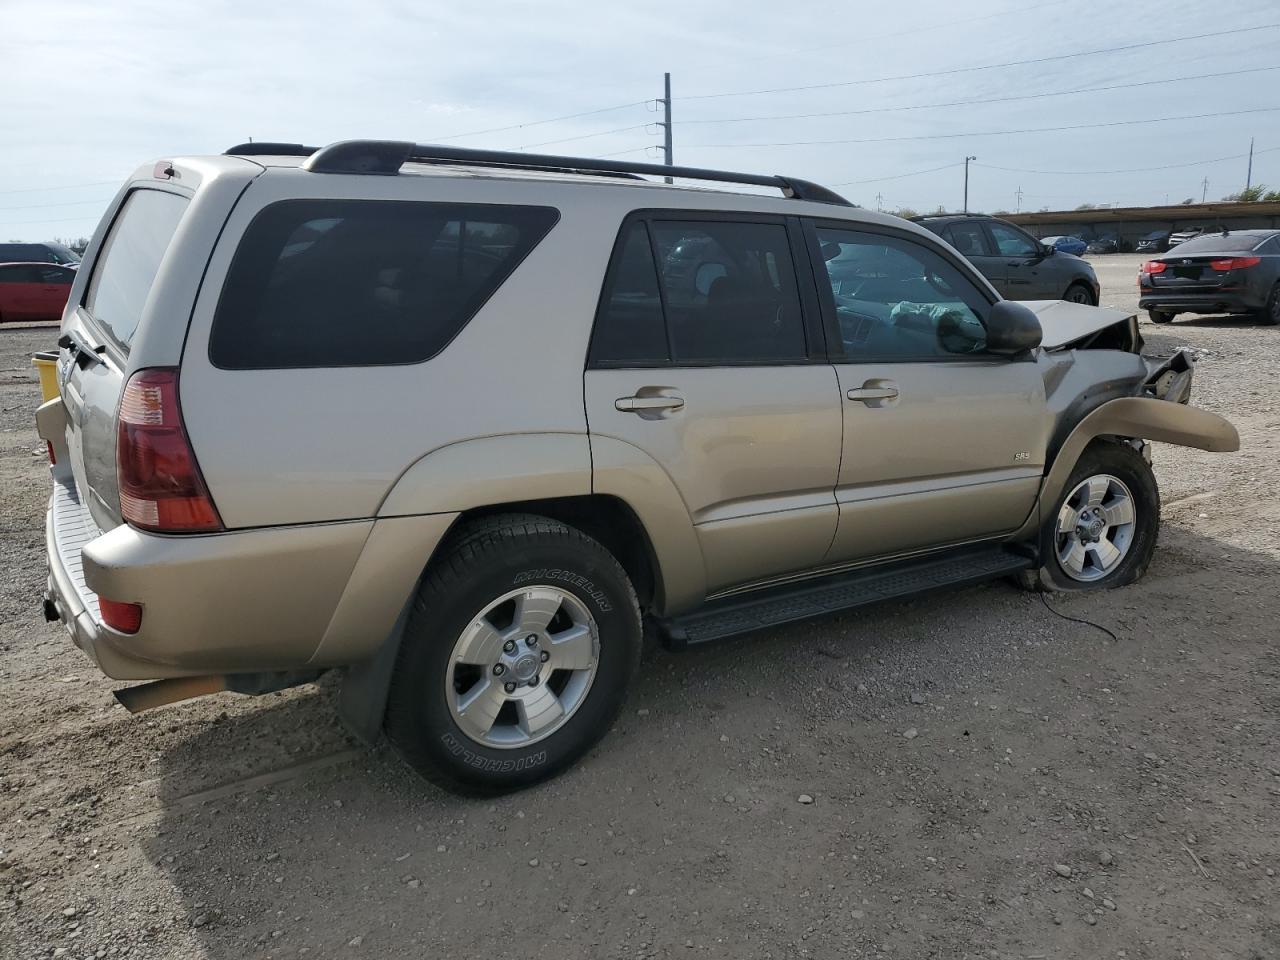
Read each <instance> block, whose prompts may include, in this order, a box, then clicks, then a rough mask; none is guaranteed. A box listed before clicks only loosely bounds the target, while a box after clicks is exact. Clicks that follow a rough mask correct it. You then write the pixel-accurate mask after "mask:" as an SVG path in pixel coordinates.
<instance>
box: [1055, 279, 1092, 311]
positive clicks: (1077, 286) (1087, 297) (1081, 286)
mask: <svg viewBox="0 0 1280 960" xmlns="http://www.w3.org/2000/svg"><path fill="white" fill-rule="evenodd" d="M1073 290H1083V291H1084V300H1083V301H1073V300H1071V292H1072V291H1073ZM1062 299H1064V300H1068V301H1070V302H1072V303H1075V302H1083V303H1085V304H1086V305H1088V306H1090V307H1096V306H1097V305H1098V304H1097V303H1096V302H1095V301H1094V299H1093V291H1092V290H1090V289H1089V285H1088V284H1087V283H1085V282H1084V281H1083V280H1074V281H1072V283H1071V285H1070V286H1068V287H1067V292H1066V293H1065V294H1064V295H1063V298H1062Z"/></svg>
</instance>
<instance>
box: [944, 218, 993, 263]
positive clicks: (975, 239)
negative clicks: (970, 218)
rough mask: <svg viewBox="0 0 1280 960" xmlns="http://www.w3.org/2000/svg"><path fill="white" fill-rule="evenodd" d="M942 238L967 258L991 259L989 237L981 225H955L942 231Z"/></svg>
mask: <svg viewBox="0 0 1280 960" xmlns="http://www.w3.org/2000/svg"><path fill="white" fill-rule="evenodd" d="M942 238H943V239H944V240H946V241H947V242H948V243H950V244H951V245H952V246H953V247H955V248H956V249H957V250H959V251H960V252H961V253H963V254H964V255H965V256H966V257H989V256H991V251H990V250H988V249H987V237H986V234H985V233H983V231H982V225H981V224H979V223H953V224H952V225H951V226H949V227H947V229H946V230H944V231H942Z"/></svg>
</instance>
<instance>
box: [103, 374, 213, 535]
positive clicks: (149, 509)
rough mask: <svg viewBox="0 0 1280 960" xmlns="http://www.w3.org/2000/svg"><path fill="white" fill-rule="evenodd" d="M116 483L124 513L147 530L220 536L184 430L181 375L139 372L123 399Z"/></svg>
mask: <svg viewBox="0 0 1280 960" xmlns="http://www.w3.org/2000/svg"><path fill="white" fill-rule="evenodd" d="M118 423H119V432H118V435H117V438H116V477H117V479H118V481H119V487H120V513H121V515H122V516H123V517H124V519H125V520H127V521H128V522H129V523H131V524H133V525H134V526H135V527H141V528H142V529H144V530H156V531H160V532H163V533H192V532H197V531H208V530H221V529H222V521H221V520H220V519H219V517H218V511H217V509H216V508H215V507H214V505H213V500H212V499H211V498H210V496H209V491H208V490H207V489H206V488H205V485H204V478H203V477H201V476H200V468H199V467H198V466H197V465H196V457H195V453H194V452H193V451H192V449H191V441H190V440H188V439H187V431H186V430H185V429H184V428H183V426H182V411H181V409H180V408H179V406H178V371H176V370H173V369H160V368H157V369H152V370H139V371H138V372H137V373H135V374H134V375H133V376H132V377H130V378H129V382H128V383H127V384H126V385H125V388H124V396H123V397H121V398H120V413H119V418H118Z"/></svg>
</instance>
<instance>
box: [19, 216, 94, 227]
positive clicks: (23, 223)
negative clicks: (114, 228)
mask: <svg viewBox="0 0 1280 960" xmlns="http://www.w3.org/2000/svg"><path fill="white" fill-rule="evenodd" d="M97 221H98V218H97V217H63V218H62V219H61V220H7V221H5V220H0V230H4V229H6V228H8V227H22V226H27V225H29V224H33V223H97Z"/></svg>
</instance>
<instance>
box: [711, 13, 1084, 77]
mask: <svg viewBox="0 0 1280 960" xmlns="http://www.w3.org/2000/svg"><path fill="white" fill-rule="evenodd" d="M1060 6H1062V4H1061V2H1059V0H1051V2H1049V3H1037V4H1035V5H1033V6H1029V7H1012V8H1010V9H1008V10H998V11H996V12H995V13H987V14H983V15H982V16H980V17H961V18H960V19H958V20H940V21H938V22H937V23H930V24H927V25H926V26H923V27H911V28H909V29H907V30H894V31H892V32H890V33H873V34H869V35H865V36H863V35H860V36H859V37H858V38H857V39H856V40H842V41H840V42H839V43H824V44H821V45H819V46H816V47H800V48H799V49H797V50H784V51H781V52H778V53H766V54H762V55H760V56H758V57H745V58H739V59H737V60H736V61H735V62H736V63H738V64H743V63H755V62H757V61H759V60H772V59H774V58H775V57H794V56H797V55H799V54H802V53H817V52H819V51H821V50H834V49H835V48H836V47H848V46H852V45H854V44H866V43H870V42H872V41H875V40H889V39H891V38H893V37H906V36H915V35H917V34H920V33H923V32H924V31H926V30H941V29H944V28H946V27H955V26H959V25H960V24H970V23H981V22H982V21H983V20H995V19H996V18H997V17H1009V16H1016V15H1019V14H1024V13H1030V12H1031V11H1033V10H1040V9H1043V8H1044V7H1060Z"/></svg>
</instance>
